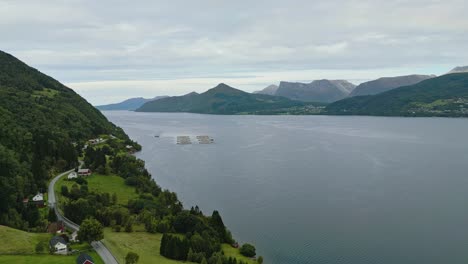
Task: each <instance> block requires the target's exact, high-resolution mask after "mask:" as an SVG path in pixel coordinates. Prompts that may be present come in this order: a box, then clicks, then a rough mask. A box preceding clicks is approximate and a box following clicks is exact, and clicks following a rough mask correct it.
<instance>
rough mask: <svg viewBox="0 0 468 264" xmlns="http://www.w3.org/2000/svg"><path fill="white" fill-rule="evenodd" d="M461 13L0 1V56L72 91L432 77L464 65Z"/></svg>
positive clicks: (447, 8)
mask: <svg viewBox="0 0 468 264" xmlns="http://www.w3.org/2000/svg"><path fill="white" fill-rule="evenodd" d="M466 13H468V4H466V3H465V2H464V1H461V0H450V1H436V0H432V1H431V0H425V1H422V0H397V1H384V0H374V1H368V0H361V1H357V0H348V1H344V0H331V1H306V0H303V1H279V0H270V1H246V0H241V1H215V0H212V1H208V0H204V1H179V0H175V1H150V0H147V1H132V2H130V1H106V0H101V1H55V0H53V1H1V2H0V34H1V35H2V41H1V43H2V46H1V49H3V50H6V51H7V52H11V53H13V54H14V55H16V56H18V57H19V58H20V59H23V60H25V61H26V62H27V63H29V64H31V65H33V66H35V67H38V68H40V69H41V70H43V71H46V72H47V73H49V74H51V75H53V76H56V77H57V78H59V79H60V80H61V81H64V82H72V83H77V82H93V81H100V80H101V81H102V80H145V79H152V78H154V79H158V78H172V79H179V78H186V76H190V77H199V78H204V77H208V76H213V75H219V76H225V75H232V74H240V75H245V74H248V73H249V72H265V71H275V72H287V71H297V70H311V69H317V70H318V69H328V70H330V71H334V70H335V71H338V70H351V69H362V70H366V69H367V70H373V71H374V70H375V69H382V70H384V69H388V68H398V67H405V68H408V69H415V70H416V69H423V70H424V69H426V71H429V70H433V69H440V70H441V71H442V69H444V70H445V68H446V67H449V65H450V66H455V65H462V64H468V52H467V50H466V43H468V34H466V32H468V20H467V19H466ZM411 73H413V72H411ZM421 73H435V74H438V73H441V72H421ZM364 74H365V73H364ZM284 76H287V74H285V75H284ZM337 77H339V76H337ZM367 77H368V76H356V77H355V78H357V79H365V78H367ZM280 78H281V75H279V76H278V81H279V80H281V79H280ZM302 79H307V76H303V77H302ZM259 88H261V87H259ZM96 89H99V87H96ZM96 93H98V91H96Z"/></svg>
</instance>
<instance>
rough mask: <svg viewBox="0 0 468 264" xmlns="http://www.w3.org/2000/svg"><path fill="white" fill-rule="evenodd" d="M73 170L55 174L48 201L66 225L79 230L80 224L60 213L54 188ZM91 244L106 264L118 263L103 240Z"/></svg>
mask: <svg viewBox="0 0 468 264" xmlns="http://www.w3.org/2000/svg"><path fill="white" fill-rule="evenodd" d="M81 165H82V163H80V167H81ZM72 171H73V170H69V171H66V172H63V173H61V174H59V175H57V176H55V178H53V179H52V180H51V181H50V183H49V201H48V203H49V207H50V208H54V210H55V214H56V215H57V219H58V220H61V221H63V223H64V224H65V226H66V227H68V228H70V229H71V230H73V231H78V229H80V226H79V225H77V224H76V223H74V222H73V221H71V220H70V219H68V218H66V217H65V216H64V215H62V214H61V213H60V210H59V209H58V206H57V204H58V203H57V197H56V196H55V190H54V186H55V183H57V181H58V180H59V179H60V178H61V177H63V176H65V175H68V174H69V173H70V172H72ZM91 246H92V247H93V248H94V250H96V252H97V253H98V254H99V256H100V257H101V259H102V260H103V261H104V263H106V264H118V262H117V260H116V258H115V257H114V255H112V253H111V252H110V251H109V249H108V248H107V247H106V246H105V245H104V244H103V243H102V242H101V241H95V242H93V243H91Z"/></svg>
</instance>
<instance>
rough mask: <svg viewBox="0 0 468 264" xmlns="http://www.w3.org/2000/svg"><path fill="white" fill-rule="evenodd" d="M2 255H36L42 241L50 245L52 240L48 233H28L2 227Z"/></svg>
mask: <svg viewBox="0 0 468 264" xmlns="http://www.w3.org/2000/svg"><path fill="white" fill-rule="evenodd" d="M0 238H1V239H2V241H3V242H2V243H0V253H4V254H34V253H35V247H36V245H37V243H39V242H40V241H42V242H45V243H47V244H48V243H49V239H50V238H51V235H50V234H47V233H28V232H25V231H21V230H18V229H14V228H10V227H6V226H0Z"/></svg>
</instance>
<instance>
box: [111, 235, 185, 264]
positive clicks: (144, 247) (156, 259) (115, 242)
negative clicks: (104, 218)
mask: <svg viewBox="0 0 468 264" xmlns="http://www.w3.org/2000/svg"><path fill="white" fill-rule="evenodd" d="M161 239H162V234H150V233H146V232H133V233H125V232H113V231H112V230H111V229H110V228H106V229H104V243H105V244H106V246H107V247H108V248H109V250H110V251H112V253H113V254H114V256H116V258H117V260H118V261H119V263H125V256H126V255H127V253H128V252H129V251H132V252H135V253H137V254H138V255H139V256H140V260H139V261H138V264H150V263H158V264H180V263H182V262H181V261H175V260H171V259H167V258H165V257H163V256H161V255H159V247H160V245H161ZM185 263H187V262H185Z"/></svg>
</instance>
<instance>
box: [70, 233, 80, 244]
mask: <svg viewBox="0 0 468 264" xmlns="http://www.w3.org/2000/svg"><path fill="white" fill-rule="evenodd" d="M70 241H72V242H78V241H79V240H78V231H74V232H73V233H72V234H71V236H70Z"/></svg>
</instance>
